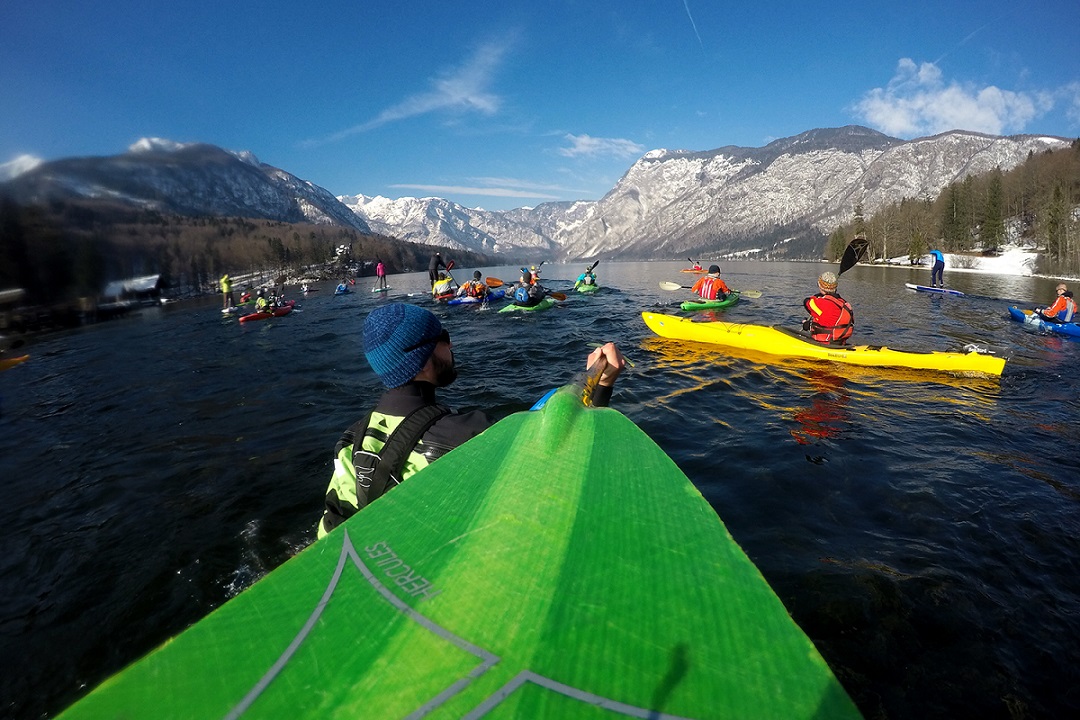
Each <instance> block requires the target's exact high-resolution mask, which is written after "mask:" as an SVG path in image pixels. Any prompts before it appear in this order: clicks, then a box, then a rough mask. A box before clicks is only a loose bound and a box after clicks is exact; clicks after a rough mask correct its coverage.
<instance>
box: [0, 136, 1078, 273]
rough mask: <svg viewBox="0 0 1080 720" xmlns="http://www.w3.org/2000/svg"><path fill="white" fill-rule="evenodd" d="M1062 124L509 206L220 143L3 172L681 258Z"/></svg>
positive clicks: (917, 183)
mask: <svg viewBox="0 0 1080 720" xmlns="http://www.w3.org/2000/svg"><path fill="white" fill-rule="evenodd" d="M1068 144H1069V141H1068V140H1066V139H1064V138H1059V137H1046V136H1032V135H1015V136H1010V137H998V136H990V135H982V134H979V133H972V132H962V131H954V132H949V133H944V134H942V135H935V136H933V137H927V138H918V139H916V140H900V139H897V138H893V137H889V136H887V135H883V134H881V133H879V132H876V131H874V130H870V129H868V128H865V127H859V126H848V127H842V128H831V129H818V130H810V131H808V132H805V133H802V134H800V135H796V136H794V137H790V138H782V139H780V140H776V141H774V142H771V143H769V144H768V145H766V146H764V147H761V148H744V147H735V146H728V147H722V148H718V149H716V150H708V151H702V152H692V151H687V150H662V149H661V150H652V151H650V152H648V153H646V154H645V155H644V156H643V157H642V158H641V159H640V160H638V161H637V162H636V163H634V165H633V166H631V167H630V169H629V170H628V171H627V172H626V174H625V175H623V177H622V178H621V179H620V180H619V182H618V183H616V185H615V187H614V188H612V189H611V191H610V192H608V194H607V195H605V196H604V197H603V198H601V199H600V200H598V201H578V202H560V203H545V204H543V205H538V206H536V207H533V208H518V209H515V210H507V211H488V210H480V209H470V208H466V207H463V206H461V205H457V204H455V203H452V202H450V201H448V200H443V199H440V198H423V199H417V198H400V199H398V200H389V199H387V198H383V197H367V196H364V195H352V196H341V197H338V198H335V197H334V196H333V195H331V194H330V193H329V192H327V191H326V190H324V189H323V188H321V187H318V186H317V185H313V184H312V183H310V182H306V181H304V180H301V179H300V178H297V177H296V176H294V175H291V174H289V173H288V172H286V171H284V170H281V169H279V168H275V167H272V166H270V165H266V164H264V163H261V162H259V160H258V159H257V158H255V156H254V155H252V154H251V153H234V152H230V151H227V150H223V149H221V148H218V147H215V146H213V145H206V144H179V143H172V142H169V141H165V140H142V141H140V142H138V143H136V144H135V145H133V146H132V147H131V148H130V149H129V151H128V152H127V153H124V154H122V155H116V156H111V157H84V158H68V159H64V160H57V161H54V162H47V163H42V164H40V165H37V166H36V167H35V166H30V167H31V169H29V170H28V171H26V172H23V173H22V174H20V175H18V176H17V177H15V178H14V179H12V180H8V181H7V182H3V183H0V193H2V194H5V195H8V196H11V197H13V198H14V199H15V200H16V201H17V202H22V203H36V204H43V203H44V204H47V203H50V202H56V201H64V200H72V199H79V200H86V199H98V200H101V201H103V202H113V203H119V204H121V205H123V206H125V207H135V208H146V209H150V210H156V211H159V212H164V213H175V214H179V215H191V216H200V215H218V216H229V217H246V218H264V219H269V220H277V221H282V222H309V223H312V222H313V223H321V224H333V225H343V226H346V227H350V228H354V229H356V230H359V231H361V232H375V233H379V234H383V235H388V236H393V237H397V238H399V239H402V240H408V241H412V242H417V243H422V244H426V245H438V246H442V247H447V248H451V249H458V250H469V251H473V252H477V253H481V254H484V255H511V256H514V257H522V258H524V257H535V258H537V259H544V258H549V259H554V260H576V259H582V258H599V257H604V258H613V257H624V258H628V259H635V258H676V257H684V256H687V255H695V256H697V255H701V254H709V255H719V254H725V253H738V252H746V251H749V250H752V249H755V248H762V247H767V246H769V245H770V244H771V243H774V242H778V241H781V240H783V241H789V240H794V241H793V242H785V243H784V244H783V245H782V246H781V247H784V248H787V249H790V250H789V253H790V254H791V255H793V256H797V257H798V256H805V257H811V256H814V255H816V254H817V251H818V248H820V246H821V240H822V237H823V236H824V235H826V234H828V233H830V232H832V230H833V229H835V228H836V227H837V226H838V225H839V224H841V223H842V222H846V221H848V220H850V219H851V218H852V217H853V216H854V211H855V207H856V206H857V205H859V204H861V205H862V207H863V211H864V213H865V214H866V215H867V216H869V215H870V214H872V213H873V212H874V211H876V210H877V209H878V208H880V207H881V206H882V205H884V204H886V203H889V202H894V201H898V200H900V199H902V198H905V197H914V198H923V197H930V198H932V197H936V196H937V194H938V193H939V192H940V191H941V190H942V189H943V188H945V187H946V186H947V185H948V184H949V183H951V182H954V181H957V180H962V179H963V178H964V177H965V176H967V175H968V174H980V173H984V172H987V171H989V170H991V169H993V168H995V167H1000V168H1001V169H1002V170H1008V169H1011V168H1012V167H1014V166H1016V165H1018V164H1019V163H1021V162H1023V161H1024V160H1025V159H1026V158H1027V157H1028V154H1029V153H1040V152H1043V151H1045V150H1048V149H1057V148H1062V147H1067V146H1068Z"/></svg>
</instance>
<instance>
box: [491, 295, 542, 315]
mask: <svg viewBox="0 0 1080 720" xmlns="http://www.w3.org/2000/svg"><path fill="white" fill-rule="evenodd" d="M554 304H555V300H554V299H553V298H551V297H545V298H544V299H542V300H541V301H540V302H538V303H536V304H535V305H516V304H514V303H510V304H509V305H504V306H503V307H501V308H499V312H501V313H505V312H540V311H541V310H547V309H548V308H549V307H551V306H552V305H554Z"/></svg>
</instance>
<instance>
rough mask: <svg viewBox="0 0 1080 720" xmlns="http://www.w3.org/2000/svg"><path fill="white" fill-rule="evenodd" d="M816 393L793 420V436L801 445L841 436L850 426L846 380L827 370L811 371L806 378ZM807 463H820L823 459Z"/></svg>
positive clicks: (808, 457) (811, 459)
mask: <svg viewBox="0 0 1080 720" xmlns="http://www.w3.org/2000/svg"><path fill="white" fill-rule="evenodd" d="M806 380H807V382H808V383H809V385H810V387H811V388H812V390H813V394H812V396H811V398H810V405H809V407H803V408H799V409H797V410H796V411H795V413H794V414H793V416H792V419H794V420H795V422H796V423H798V427H795V428H792V429H791V437H793V438H795V442H797V443H799V444H800V445H814V444H815V443H817V442H819V441H821V440H831V439H835V438H838V437H840V435H841V433H842V432H843V431H844V428H845V427H846V426H847V425H848V422H849V419H850V417H849V414H848V412H847V409H846V408H847V405H848V403H850V402H851V395H850V394H848V392H847V391H846V390H845V388H844V378H842V377H840V376H839V375H836V374H834V373H832V372H830V371H828V370H819V369H817V368H815V369H813V370H811V371H810V372H809V374H808V375H807V377H806ZM806 458H807V460H810V461H811V462H814V463H818V464H820V463H821V462H822V461H823V458H822V457H821V456H818V457H816V458H811V456H810V455H809V454H808V455H807V456H806Z"/></svg>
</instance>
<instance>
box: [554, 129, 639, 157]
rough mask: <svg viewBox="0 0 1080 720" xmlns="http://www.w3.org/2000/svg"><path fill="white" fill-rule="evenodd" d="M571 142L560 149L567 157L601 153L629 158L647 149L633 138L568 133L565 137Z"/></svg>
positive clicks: (594, 155) (595, 155)
mask: <svg viewBox="0 0 1080 720" xmlns="http://www.w3.org/2000/svg"><path fill="white" fill-rule="evenodd" d="M563 139H564V140H566V141H567V142H569V143H570V145H569V147H562V148H559V149H558V153H559V154H560V155H563V156H565V157H570V158H573V157H582V156H586V157H598V156H601V155H605V156H611V157H617V158H628V157H637V156H638V155H641V153H642V152H644V151H645V148H644V147H643V146H641V145H638V144H637V143H636V142H634V141H632V140H623V139H622V138H594V137H592V136H590V135H571V134H567V135H565V136H564V138H563Z"/></svg>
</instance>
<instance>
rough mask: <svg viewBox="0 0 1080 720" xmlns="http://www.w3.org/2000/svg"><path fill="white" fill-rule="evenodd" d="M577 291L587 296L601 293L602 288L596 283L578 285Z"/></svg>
mask: <svg viewBox="0 0 1080 720" xmlns="http://www.w3.org/2000/svg"><path fill="white" fill-rule="evenodd" d="M577 291H578V292H579V293H582V294H585V295H591V294H592V293H595V292H600V286H599V285H596V284H595V283H594V284H592V285H578V286H577Z"/></svg>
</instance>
